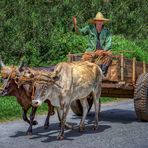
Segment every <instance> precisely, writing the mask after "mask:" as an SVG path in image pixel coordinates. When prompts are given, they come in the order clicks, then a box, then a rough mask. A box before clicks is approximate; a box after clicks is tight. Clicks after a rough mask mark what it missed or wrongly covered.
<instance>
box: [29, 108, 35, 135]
mask: <svg viewBox="0 0 148 148" xmlns="http://www.w3.org/2000/svg"><path fill="white" fill-rule="evenodd" d="M36 110H37V107H32V111H31V114H30V126H29V128H28V130H27V135H32V125H33V120H34V117H35V113H36Z"/></svg>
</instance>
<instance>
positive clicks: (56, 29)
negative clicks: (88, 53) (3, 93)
mask: <svg viewBox="0 0 148 148" xmlns="http://www.w3.org/2000/svg"><path fill="white" fill-rule="evenodd" d="M147 8H148V3H147V1H146V0H124V1H122V0H81V1H80V0H64V1H62V0H50V1H48V0H38V1H36V0H15V1H14V0H9V2H8V1H7V0H2V1H0V20H1V21H0V40H1V44H0V55H2V57H3V59H4V61H5V62H7V63H8V64H18V61H19V60H20V58H21V57H22V56H25V57H26V63H27V64H28V65H31V66H49V65H51V64H55V63H58V62H59V61H63V60H66V55H67V54H68V53H69V52H75V53H76V52H82V51H84V50H85V45H86V40H85V39H84V38H83V37H81V36H78V35H74V33H72V32H71V31H72V28H73V24H72V16H73V15H76V16H77V20H78V25H79V27H81V26H84V25H85V24H86V23H87V21H88V19H90V18H93V17H95V15H96V13H97V12H98V11H101V12H102V13H103V14H104V15H105V17H107V18H110V19H111V20H112V21H111V23H109V24H107V26H108V28H109V29H110V30H111V32H112V34H113V35H115V40H114V45H115V46H114V48H113V49H117V50H119V48H122V46H124V50H125V49H126V50H129V48H131V49H132V50H134V51H135V50H136V49H137V50H138V49H140V50H141V49H142V53H141V51H138V53H137V50H136V52H135V54H134V55H136V56H138V59H139V54H141V57H142V56H143V54H144V55H146V54H147V52H148V51H147V49H148V44H147V43H148V40H147V34H148V32H147V31H148V25H147V20H148V18H147V17H148V10H147ZM118 37H119V38H118ZM121 40H123V41H121ZM126 40H128V41H129V42H127V41H126ZM124 41H125V42H124ZM131 42H133V43H132V44H131ZM122 43H123V44H124V45H122ZM135 48H136V49H135ZM122 49H123V48H122ZM144 50H145V53H146V54H145V53H143V51H144ZM132 55H133V54H132ZM132 55H131V56H132ZM128 56H129V55H128ZM131 56H130V57H131ZM10 57H11V58H10Z"/></svg>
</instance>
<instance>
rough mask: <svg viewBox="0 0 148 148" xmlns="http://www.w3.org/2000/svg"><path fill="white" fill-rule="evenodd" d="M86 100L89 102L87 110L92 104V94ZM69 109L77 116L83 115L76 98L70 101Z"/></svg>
mask: <svg viewBox="0 0 148 148" xmlns="http://www.w3.org/2000/svg"><path fill="white" fill-rule="evenodd" d="M87 101H88V104H89V109H88V112H89V111H90V109H91V107H92V104H93V98H92V96H89V97H88V98H87ZM71 110H72V111H73V112H74V113H75V114H76V115H78V116H82V115H83V109H82V105H81V103H80V100H76V101H73V102H72V103H71Z"/></svg>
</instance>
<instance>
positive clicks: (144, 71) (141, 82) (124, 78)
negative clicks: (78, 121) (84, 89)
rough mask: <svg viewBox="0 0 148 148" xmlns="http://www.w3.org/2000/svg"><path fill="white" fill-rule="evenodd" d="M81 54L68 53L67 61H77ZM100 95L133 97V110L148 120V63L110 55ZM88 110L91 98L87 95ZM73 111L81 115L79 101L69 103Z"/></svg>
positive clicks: (144, 119) (143, 119)
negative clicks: (109, 63) (110, 59)
mask: <svg viewBox="0 0 148 148" xmlns="http://www.w3.org/2000/svg"><path fill="white" fill-rule="evenodd" d="M81 57H82V54H69V55H68V59H69V61H79V60H80V59H81ZM101 96H102V97H116V98H131V99H134V107H135V112H136V115H137V117H138V119H139V120H141V121H148V64H146V63H145V62H139V61H136V58H133V59H128V58H125V57H124V56H123V54H121V55H120V56H112V64H111V66H110V67H109V69H108V73H107V76H106V78H105V79H103V83H102V93H101ZM88 103H89V110H90V109H91V106H92V98H91V96H89V97H88ZM71 108H72V110H73V112H74V113H75V114H77V115H79V116H81V115H82V113H83V111H82V106H81V104H80V102H79V101H76V102H73V103H72V105H71Z"/></svg>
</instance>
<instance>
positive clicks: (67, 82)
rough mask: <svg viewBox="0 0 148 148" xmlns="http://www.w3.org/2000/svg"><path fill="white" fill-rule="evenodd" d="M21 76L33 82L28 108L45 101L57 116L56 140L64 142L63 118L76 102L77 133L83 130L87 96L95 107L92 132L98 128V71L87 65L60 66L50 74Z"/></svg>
mask: <svg viewBox="0 0 148 148" xmlns="http://www.w3.org/2000/svg"><path fill="white" fill-rule="evenodd" d="M23 76H24V77H26V78H28V79H29V78H31V80H32V78H34V86H35V88H36V90H35V96H34V100H32V105H33V106H35V107H37V106H40V105H41V104H42V102H44V101H45V100H47V99H49V100H50V102H51V104H52V105H53V106H56V107H57V111H58V112H59V113H60V120H61V130H60V133H59V135H58V137H57V139H63V138H64V128H65V123H66V117H67V114H68V111H69V108H70V104H71V102H72V101H75V100H77V99H79V100H80V102H81V104H82V107H83V116H82V119H81V121H80V126H79V129H80V131H83V130H84V127H85V125H84V121H85V118H86V115H87V111H88V102H87V96H88V95H92V97H93V103H94V107H95V124H94V129H97V128H98V113H99V100H98V101H97V99H100V95H101V83H102V71H101V69H100V68H99V67H98V66H97V65H96V64H94V63H90V62H87V61H86V62H72V63H66V62H62V63H59V64H58V65H57V67H56V68H55V69H54V72H51V73H44V74H43V73H42V74H40V75H39V74H38V73H36V72H35V71H33V70H31V69H30V71H29V72H28V71H26V72H25V71H24V72H23Z"/></svg>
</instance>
